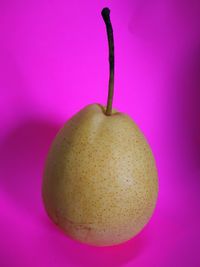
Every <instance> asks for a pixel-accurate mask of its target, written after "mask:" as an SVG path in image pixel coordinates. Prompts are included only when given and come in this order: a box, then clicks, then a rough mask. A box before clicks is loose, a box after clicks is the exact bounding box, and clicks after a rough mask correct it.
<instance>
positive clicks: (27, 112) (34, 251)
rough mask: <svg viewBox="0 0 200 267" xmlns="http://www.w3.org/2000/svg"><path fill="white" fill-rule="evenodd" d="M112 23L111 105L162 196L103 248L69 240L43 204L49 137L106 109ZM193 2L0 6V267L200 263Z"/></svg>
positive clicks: (199, 97) (199, 36) (198, 46)
mask: <svg viewBox="0 0 200 267" xmlns="http://www.w3.org/2000/svg"><path fill="white" fill-rule="evenodd" d="M105 5H108V6H109V7H110V8H111V18H112V23H113V27H114V37H115V51H116V79H115V99H114V106H115V107H116V108H118V109H119V110H120V111H123V112H126V113H128V114H129V115H130V116H131V117H132V118H133V119H134V120H135V121H136V122H137V124H138V125H139V126H140V128H141V129H142V130H143V132H144V133H145V135H146V136H147V138H148V140H149V143H150V145H151V147H152V149H153V152H154V154H155V157H156V161H157V166H158V172H159V183H160V192H159V199H158V204H157V208H156V211H155V213H154V216H153V217H152V219H151V221H150V223H149V224H148V225H147V227H145V229H144V230H143V231H142V232H141V233H140V234H139V235H138V236H137V237H136V238H134V239H132V240H130V241H129V242H127V243H125V244H123V245H119V246H115V247H109V248H95V247H90V246H86V245H82V244H79V243H76V242H74V241H72V240H70V239H68V238H67V237H66V236H64V235H63V233H62V232H61V231H60V230H59V229H57V228H56V227H55V226H54V224H53V223H52V222H51V221H50V220H49V219H48V217H47V215H46V213H45V211H44V208H43V204H42V201H41V180H42V170H43V165H44V160H45V157H46V155H47V151H48V148H49V146H50V143H51V142H52V140H53V138H54V136H55V134H56V132H57V131H58V129H59V128H60V127H61V126H62V125H63V123H64V122H65V121H66V120H67V119H68V118H70V117H71V116H72V115H73V114H74V113H76V112H77V111H79V110H80V109H81V108H82V107H83V106H85V105H87V104H89V103H93V102H99V103H102V104H105V103H106V97H107V87H108V85H107V84H108V49H107V38H106V31H105V25H104V23H103V21H102V18H101V15H100V11H101V9H102V8H103V7H104V6H105ZM199 16H200V4H199V1H195V0H188V1H187V0H186V1H178V0H165V1H154V0H153V1H150V0H149V1H148V0H143V1H141V0H134V1H133V0H123V1H117V0H115V1H92V0H91V1H90V0H87V1H78V0H73V1H64V0H57V1H56V0H40V1H39V0H34V1H32V0H30V1H22V0H2V1H1V2H0V129H1V130H0V208H1V210H0V211H1V212H0V216H1V218H0V266H1V267H12V266H13V267H18V266H19V267H26V266H27V267H32V266H33V267H36V266H44V267H45V266H48V267H54V266H55V267H58V266H59V267H64V266H65V267H66V266H67V267H68V266H69V267H71V266H77V267H79V266H87V267H100V266H102V267H121V266H124V267H125V266H126V267H131V266H137V267H142V266H145V267H146V266H149V267H150V266H154V267H157V266H162V267H168V266H170V267H173V266H193V267H195V266H200V253H199V247H200V228H199V227H200V207H199V204H200V104H199V103H200V20H199Z"/></svg>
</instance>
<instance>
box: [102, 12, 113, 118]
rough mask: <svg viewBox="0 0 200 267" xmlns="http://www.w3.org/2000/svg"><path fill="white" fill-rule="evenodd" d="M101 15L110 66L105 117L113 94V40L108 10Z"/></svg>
mask: <svg viewBox="0 0 200 267" xmlns="http://www.w3.org/2000/svg"><path fill="white" fill-rule="evenodd" d="M101 15H102V17H103V20H104V22H105V24H106V30H107V36H108V45H109V64H110V77H109V90H108V99H107V107H106V115H107V116H110V115H112V102H113V94H114V38H113V29H112V24H111V21H110V9H109V8H107V7H105V8H103V10H102V11H101Z"/></svg>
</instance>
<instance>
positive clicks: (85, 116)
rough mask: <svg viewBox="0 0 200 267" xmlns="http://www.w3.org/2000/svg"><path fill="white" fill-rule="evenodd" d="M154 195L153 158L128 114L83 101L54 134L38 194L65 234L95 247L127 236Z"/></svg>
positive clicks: (147, 213)
mask: <svg viewBox="0 0 200 267" xmlns="http://www.w3.org/2000/svg"><path fill="white" fill-rule="evenodd" d="M157 194H158V179H157V171H156V166H155V161H154V157H153V155H152V152H151V149H150V147H149V145H148V144H147V142H146V140H145V138H144V136H143V134H142V133H141V131H140V130H139V129H138V127H137V126H136V124H135V123H134V122H133V121H132V120H131V118H130V117H129V116H127V115H125V114H123V113H119V112H116V111H113V114H112V115H111V116H106V115H105V113H104V108H103V107H102V106H100V105H98V104H93V105H88V106H86V107H85V108H84V109H82V110H81V111H80V112H79V113H77V114H76V115H75V116H74V117H72V118H71V119H70V120H69V121H68V122H67V123H66V124H65V125H64V127H63V128H62V129H61V130H60V131H59V133H58V134H57V136H56V138H55V140H54V142H53V144H52V147H51V149H50V151H49V154H48V158H47V162H46V167H45V171H44V177H43V187H42V196H43V201H44V204H45V208H46V210H47V213H48V215H49V216H50V218H51V219H52V220H53V221H54V222H55V223H56V224H58V225H59V226H60V227H61V228H62V229H63V230H64V231H65V232H66V234H67V235H68V236H70V237H71V238H73V239H75V240H78V241H80V242H83V243H87V244H90V245H95V246H109V245H115V244H119V243H122V242H125V241H127V240H129V239H130V238H132V237H133V236H135V235H136V234H137V233H138V232H139V231H140V230H141V229H142V228H143V227H144V226H145V224H146V223H147V222H148V221H149V219H150V217H151V215H152V213H153V210H154V208H155V204H156V200H157Z"/></svg>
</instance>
